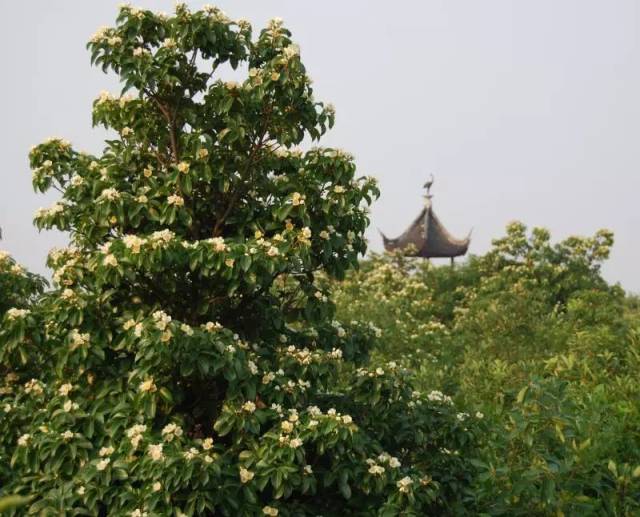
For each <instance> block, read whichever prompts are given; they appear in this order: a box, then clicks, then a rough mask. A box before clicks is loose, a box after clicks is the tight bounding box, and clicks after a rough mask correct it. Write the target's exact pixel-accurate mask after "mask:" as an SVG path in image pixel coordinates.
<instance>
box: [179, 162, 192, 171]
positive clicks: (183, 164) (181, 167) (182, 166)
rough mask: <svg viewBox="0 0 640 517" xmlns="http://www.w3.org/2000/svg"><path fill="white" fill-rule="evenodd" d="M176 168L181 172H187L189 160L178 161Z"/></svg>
mask: <svg viewBox="0 0 640 517" xmlns="http://www.w3.org/2000/svg"><path fill="white" fill-rule="evenodd" d="M178 170H179V171H180V172H182V173H183V174H186V173H187V172H189V162H180V163H179V164H178Z"/></svg>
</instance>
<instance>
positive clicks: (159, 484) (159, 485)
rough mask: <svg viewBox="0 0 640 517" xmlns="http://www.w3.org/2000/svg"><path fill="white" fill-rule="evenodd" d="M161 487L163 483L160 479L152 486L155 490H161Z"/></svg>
mask: <svg viewBox="0 0 640 517" xmlns="http://www.w3.org/2000/svg"><path fill="white" fill-rule="evenodd" d="M161 488H162V484H161V483H160V481H156V482H155V483H154V484H153V485H152V486H151V489H152V490H153V491H154V492H159V491H160V489H161Z"/></svg>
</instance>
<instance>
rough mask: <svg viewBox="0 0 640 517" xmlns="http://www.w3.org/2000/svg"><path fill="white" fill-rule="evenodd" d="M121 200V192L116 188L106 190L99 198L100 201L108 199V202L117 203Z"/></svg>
mask: <svg viewBox="0 0 640 517" xmlns="http://www.w3.org/2000/svg"><path fill="white" fill-rule="evenodd" d="M118 198H120V192H118V190H117V189H115V188H106V189H104V190H103V191H102V192H101V193H100V195H99V196H98V201H101V200H103V199H106V200H107V201H115V200H116V199H118Z"/></svg>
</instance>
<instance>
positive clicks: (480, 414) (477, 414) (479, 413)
mask: <svg viewBox="0 0 640 517" xmlns="http://www.w3.org/2000/svg"><path fill="white" fill-rule="evenodd" d="M476 418H477V419H478V420H482V419H483V418H484V414H483V413H481V412H480V411H477V412H476Z"/></svg>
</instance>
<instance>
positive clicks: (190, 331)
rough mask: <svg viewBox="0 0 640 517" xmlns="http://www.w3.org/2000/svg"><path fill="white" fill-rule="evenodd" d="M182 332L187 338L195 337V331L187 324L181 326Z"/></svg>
mask: <svg viewBox="0 0 640 517" xmlns="http://www.w3.org/2000/svg"><path fill="white" fill-rule="evenodd" d="M180 330H182V332H184V333H185V334H186V335H187V336H193V329H192V328H191V327H190V326H189V325H187V324H186V323H183V324H182V325H180Z"/></svg>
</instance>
